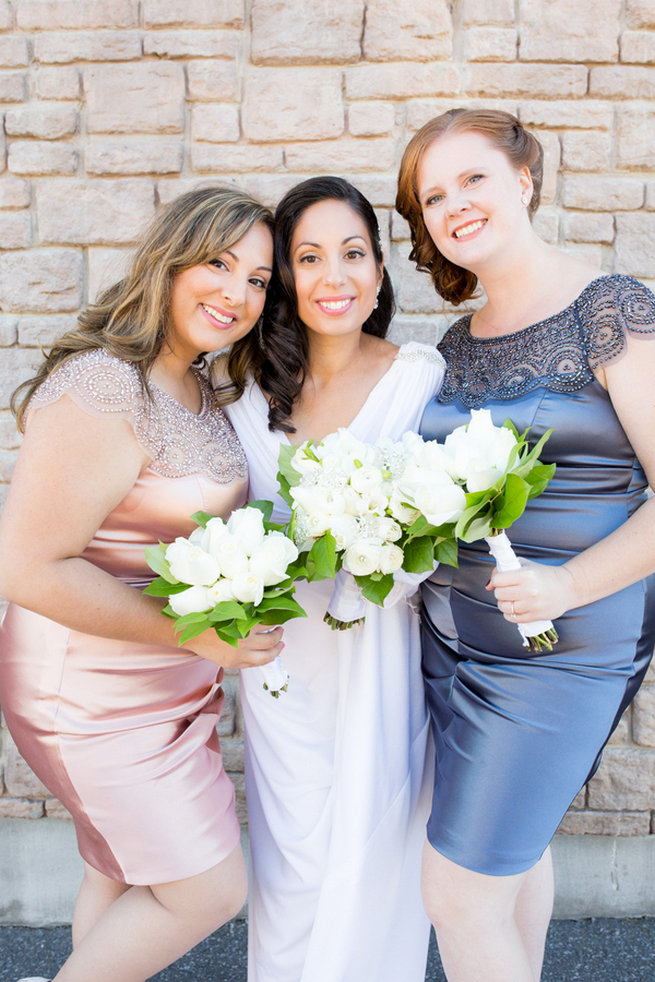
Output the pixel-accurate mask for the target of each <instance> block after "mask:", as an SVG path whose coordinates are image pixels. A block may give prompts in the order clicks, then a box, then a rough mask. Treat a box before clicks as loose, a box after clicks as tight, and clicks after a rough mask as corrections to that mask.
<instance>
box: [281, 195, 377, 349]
mask: <svg viewBox="0 0 655 982" xmlns="http://www.w3.org/2000/svg"><path fill="white" fill-rule="evenodd" d="M289 257H290V265H291V269H292V270H293V277H294V283H295V288H296V297H297V304H298V316H299V317H300V319H301V320H302V322H303V323H304V324H305V325H306V327H307V328H309V330H310V331H315V332H316V333H318V334H331V335H334V334H339V335H343V334H347V333H349V332H351V331H360V330H361V327H362V324H363V323H364V322H365V321H366V320H368V318H369V317H370V315H371V313H372V311H373V307H374V306H375V301H376V296H377V290H378V287H379V285H380V283H381V282H382V270H381V268H380V266H378V264H377V262H376V259H375V256H374V253H373V247H372V245H371V239H370V236H369V232H368V229H367V226H366V223H365V222H364V220H363V219H362V218H361V217H360V216H359V215H358V214H357V212H355V211H354V210H353V209H352V208H351V207H350V205H347V204H346V203H345V202H343V201H335V200H332V199H329V200H325V201H319V202H318V203H317V204H314V205H310V207H309V208H307V209H306V210H305V211H304V212H303V214H302V216H301V218H300V220H299V221H298V224H297V225H296V228H295V230H294V232H293V236H292V239H291V248H290V250H289Z"/></svg>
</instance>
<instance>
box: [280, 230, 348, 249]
mask: <svg viewBox="0 0 655 982" xmlns="http://www.w3.org/2000/svg"><path fill="white" fill-rule="evenodd" d="M353 239H361V240H362V242H364V243H365V242H366V236H364V235H360V234H359V232H357V233H356V234H355V235H347V236H346V238H345V239H342V240H341V245H346V243H347V242H351V241H352V240H353ZM301 246H312V247H313V248H314V249H321V248H322V246H321V243H320V242H308V241H305V242H299V243H298V245H297V246H296V248H295V249H294V250H293V251H294V252H297V251H298V249H300V247H301Z"/></svg>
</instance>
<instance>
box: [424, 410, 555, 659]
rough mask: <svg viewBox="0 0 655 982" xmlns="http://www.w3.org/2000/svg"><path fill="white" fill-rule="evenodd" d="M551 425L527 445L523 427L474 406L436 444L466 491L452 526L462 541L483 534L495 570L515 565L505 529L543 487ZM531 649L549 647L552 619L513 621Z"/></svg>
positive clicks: (550, 470) (549, 471)
mask: <svg viewBox="0 0 655 982" xmlns="http://www.w3.org/2000/svg"><path fill="white" fill-rule="evenodd" d="M551 432H552V431H551V430H548V432H547V433H544V435H543V436H542V437H541V439H540V440H539V441H538V442H537V443H536V444H535V446H534V447H533V448H532V449H530V447H529V446H528V443H527V439H526V437H527V433H528V431H527V430H526V431H525V432H524V433H523V434H521V435H520V436H519V434H518V433H517V431H516V429H515V427H514V426H513V425H512V423H511V422H510V420H506V421H505V423H504V424H503V425H502V426H495V425H494V423H493V422H492V419H491V413H490V412H489V410H488V409H473V410H472V411H471V421H470V422H469V423H468V424H466V425H464V426H458V427H457V428H456V429H455V430H453V432H452V433H450V434H449V435H448V436H447V437H446V439H445V440H444V443H443V447H441V448H439V451H440V453H443V455H444V457H445V459H446V462H447V463H446V466H447V468H448V472H449V473H450V474H451V475H452V476H453V478H454V480H455V481H457V482H458V483H459V484H461V486H462V487H463V488H465V490H466V507H465V508H464V510H463V511H462V513H461V515H460V517H459V518H458V520H457V524H456V525H455V534H456V535H457V537H458V538H459V539H462V540H463V541H464V542H475V541H477V540H478V539H484V540H485V542H486V543H487V545H488V546H489V551H490V552H491V554H492V556H493V557H494V559H495V560H496V565H497V567H498V569H499V570H501V571H503V572H504V571H506V570H511V569H519V568H520V565H521V564H520V562H519V560H518V558H517V556H516V554H515V553H514V550H513V549H512V546H511V543H510V541H509V538H508V537H507V534H506V532H505V531H504V530H505V529H507V528H509V527H510V525H511V524H512V522H514V521H516V519H517V518H519V517H520V516H521V515H522V514H523V511H524V510H525V506H526V504H527V502H528V500H529V499H530V498H534V497H536V495H538V494H541V492H542V491H543V490H544V488H545V487H546V485H547V484H548V482H549V481H550V479H551V477H552V476H553V474H554V473H555V464H542V463H541V461H540V460H539V454H540V453H541V451H542V449H543V446H544V444H545V442H546V440H547V439H548V437H549V436H550V434H551ZM517 627H518V630H519V632H520V633H521V636H522V637H523V643H524V645H525V646H526V647H527V648H529V649H530V650H532V651H541V649H542V648H547V649H548V650H549V651H551V650H552V647H553V645H554V644H555V642H556V641H557V631H556V630H555V628H554V627H553V624H552V622H551V621H538V622H533V623H528V624H517Z"/></svg>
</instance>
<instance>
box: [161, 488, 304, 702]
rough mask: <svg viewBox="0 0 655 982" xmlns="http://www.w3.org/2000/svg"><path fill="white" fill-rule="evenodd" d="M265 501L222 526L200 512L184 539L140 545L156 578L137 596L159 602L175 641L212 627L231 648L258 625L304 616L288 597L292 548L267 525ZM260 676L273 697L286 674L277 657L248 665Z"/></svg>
mask: <svg viewBox="0 0 655 982" xmlns="http://www.w3.org/2000/svg"><path fill="white" fill-rule="evenodd" d="M272 507H273V506H272V505H271V504H270V502H252V503H251V504H249V505H247V506H245V507H244V508H240V509H238V510H237V511H235V512H233V513H232V515H231V516H230V518H229V519H228V520H227V522H225V521H223V519H222V518H217V517H212V516H211V515H207V514H206V513H205V512H196V514H195V515H193V516H192V518H193V520H194V521H195V522H197V523H198V528H196V529H194V531H193V532H192V533H191V535H190V536H188V538H184V537H179V538H177V539H176V540H175V542H172V543H170V544H168V545H167V544H165V543H162V542H160V543H159V545H158V546H148V547H147V548H146V560H147V562H148V565H149V566H150V568H151V569H153V570H154V572H155V573H158V574H159V575H158V576H157V578H156V579H155V580H153V582H152V583H151V584H150V586H148V587H147V588H146V590H145V591H144V592H145V593H148V594H150V595H151V596H156V597H167V598H168V603H167V605H166V606H165V607H164V609H163V611H162V613H164V614H166V615H167V616H169V617H171V618H173V619H174V620H175V627H176V631H178V632H179V633H180V638H179V643H180V645H182V644H184V642H185V641H188V640H190V639H191V638H194V637H196V636H197V635H198V634H202V633H203V631H206V630H208V629H209V628H213V629H214V630H215V631H216V633H217V634H218V636H219V637H220V638H221V640H222V641H225V642H227V643H228V644H231V645H233V646H234V647H236V646H237V645H238V643H239V640H240V639H241V638H245V637H246V636H247V635H248V634H249V633H250V631H252V630H253V629H254V628H256V627H257V626H259V625H269V626H270V625H277V624H283V623H284V622H285V621H288V620H290V619H291V618H293V617H304V616H306V615H305V611H304V610H303V609H302V607H301V606H300V604H299V603H298V602H297V601H296V600H294V598H293V593H294V589H295V587H294V580H295V579H297V578H298V575H299V567H297V565H296V561H297V559H298V549H297V548H296V546H295V545H294V543H293V542H292V541H291V539H289V538H288V536H287V535H286V534H285V532H284V531H283V527H282V526H279V525H275V524H273V523H271V522H270V521H269V519H270V516H271V512H272ZM250 671H259V672H262V673H263V675H264V687H265V688H267V689H268V690H269V691H270V692H271V694H272V695H273V696H275V697H277V696H278V695H279V693H280V691H286V683H287V680H288V675H287V673H286V671H285V669H284V666H283V664H282V661H281V659H280V658H279V657H278V658H276V659H275V660H274V661H273V662H271V663H270V664H268V665H263V666H261V667H259V668H252V669H250Z"/></svg>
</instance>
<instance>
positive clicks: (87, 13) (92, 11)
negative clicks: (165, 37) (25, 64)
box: [16, 0, 139, 31]
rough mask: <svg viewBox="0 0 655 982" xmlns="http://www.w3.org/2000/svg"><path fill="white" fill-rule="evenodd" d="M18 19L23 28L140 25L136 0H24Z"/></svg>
mask: <svg viewBox="0 0 655 982" xmlns="http://www.w3.org/2000/svg"><path fill="white" fill-rule="evenodd" d="M16 22H17V24H18V26H19V27H20V28H22V29H23V30H26V31H29V30H34V29H37V30H48V31H52V30H57V28H67V29H71V28H72V29H75V30H79V29H80V28H103V27H105V28H106V27H138V26H139V4H138V2H137V0H21V2H20V3H18V4H16Z"/></svg>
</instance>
